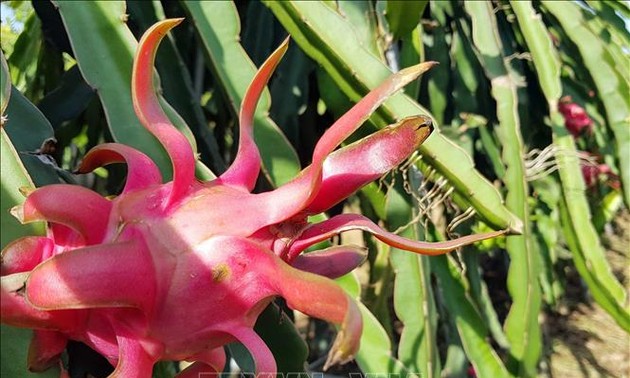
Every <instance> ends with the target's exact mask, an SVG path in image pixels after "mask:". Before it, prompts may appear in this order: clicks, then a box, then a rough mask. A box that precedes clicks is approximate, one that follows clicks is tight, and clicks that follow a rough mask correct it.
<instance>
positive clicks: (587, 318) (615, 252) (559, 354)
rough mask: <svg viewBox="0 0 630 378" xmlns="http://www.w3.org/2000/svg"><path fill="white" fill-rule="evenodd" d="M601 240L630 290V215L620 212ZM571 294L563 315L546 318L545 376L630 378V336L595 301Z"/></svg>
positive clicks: (618, 274) (558, 377) (561, 377)
mask: <svg viewBox="0 0 630 378" xmlns="http://www.w3.org/2000/svg"><path fill="white" fill-rule="evenodd" d="M602 239H603V241H604V244H605V246H606V248H607V252H606V253H607V256H606V257H607V258H608V261H609V263H610V265H611V267H612V269H613V272H614V273H615V275H616V276H617V278H618V279H620V281H621V282H623V284H624V286H625V287H626V291H630V290H628V289H630V264H629V261H630V212H628V211H627V210H626V211H623V212H622V213H620V214H619V216H618V217H617V218H616V220H615V222H614V223H613V225H612V229H611V230H610V232H607V235H605V236H604V237H603V238H602ZM581 292H584V291H583V290H581ZM568 294H569V298H570V302H569V303H568V304H567V305H566V306H565V308H564V310H563V311H561V312H562V314H561V315H557V316H549V317H548V318H547V326H546V336H547V337H548V338H549V339H548V340H550V343H549V348H550V349H551V350H549V351H548V353H550V354H549V358H548V360H547V366H546V368H547V369H546V370H547V371H546V372H545V373H544V374H542V376H546V377H553V378H564V377H570V378H573V377H576V378H578V377H589V378H590V377H615V378H628V377H630V335H628V333H626V332H624V331H623V330H622V329H621V328H620V327H619V326H618V325H617V324H616V323H615V321H614V320H613V319H612V318H611V317H610V316H609V315H608V314H607V313H606V312H605V311H604V310H602V309H601V308H599V307H598V306H596V305H595V304H594V303H593V301H592V300H587V301H586V302H585V301H584V300H583V298H579V294H577V293H576V295H571V293H568ZM576 296H577V297H578V298H576ZM572 297H573V298H572ZM587 303H588V304H587Z"/></svg>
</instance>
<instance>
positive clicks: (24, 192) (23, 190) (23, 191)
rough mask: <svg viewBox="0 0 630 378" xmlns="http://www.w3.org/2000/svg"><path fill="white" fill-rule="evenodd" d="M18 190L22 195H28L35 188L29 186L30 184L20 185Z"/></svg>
mask: <svg viewBox="0 0 630 378" xmlns="http://www.w3.org/2000/svg"><path fill="white" fill-rule="evenodd" d="M18 190H19V191H20V194H21V195H23V196H24V197H28V196H30V195H31V193H33V192H34V191H35V188H31V187H30V186H20V187H19V188H18Z"/></svg>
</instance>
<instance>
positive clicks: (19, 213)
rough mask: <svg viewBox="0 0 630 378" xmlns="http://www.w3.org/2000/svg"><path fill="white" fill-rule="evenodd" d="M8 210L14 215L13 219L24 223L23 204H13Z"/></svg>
mask: <svg viewBox="0 0 630 378" xmlns="http://www.w3.org/2000/svg"><path fill="white" fill-rule="evenodd" d="M9 212H10V213H11V215H13V216H14V217H15V219H17V220H18V221H20V223H24V206H22V205H17V206H13V207H12V208H11V210H9Z"/></svg>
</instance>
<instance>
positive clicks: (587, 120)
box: [558, 96, 593, 138]
mask: <svg viewBox="0 0 630 378" xmlns="http://www.w3.org/2000/svg"><path fill="white" fill-rule="evenodd" d="M558 110H559V111H560V113H562V115H563V116H564V119H565V121H564V125H565V127H566V128H567V130H569V132H570V133H571V135H573V137H574V138H577V137H579V136H580V135H581V134H582V133H583V132H584V130H586V131H588V132H589V133H591V132H592V131H593V120H592V119H591V117H589V116H588V114H587V113H586V110H584V108H583V107H581V106H580V105H578V104H576V103H574V102H573V101H572V100H571V97H569V96H565V97H563V98H561V99H560V103H559V104H558Z"/></svg>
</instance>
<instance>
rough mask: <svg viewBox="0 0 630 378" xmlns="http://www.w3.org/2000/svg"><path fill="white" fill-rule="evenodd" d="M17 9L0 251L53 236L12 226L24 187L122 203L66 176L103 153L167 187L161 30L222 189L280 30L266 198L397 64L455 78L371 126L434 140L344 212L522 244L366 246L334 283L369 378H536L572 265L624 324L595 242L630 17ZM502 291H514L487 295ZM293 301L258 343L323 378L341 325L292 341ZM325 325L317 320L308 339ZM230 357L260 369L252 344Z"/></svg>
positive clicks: (543, 8)
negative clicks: (135, 73)
mask: <svg viewBox="0 0 630 378" xmlns="http://www.w3.org/2000/svg"><path fill="white" fill-rule="evenodd" d="M2 7H3V18H2V27H1V33H2V34H1V36H2V38H1V40H2V51H3V55H2V59H1V61H2V75H1V82H0V105H1V110H2V116H3V118H2V124H3V126H2V129H1V134H2V135H0V142H1V145H2V146H1V154H2V167H1V168H2V177H1V178H2V197H1V206H0V211H1V213H0V221H1V225H2V226H1V227H2V240H1V244H2V246H5V245H6V244H7V243H9V242H11V241H12V240H15V239H17V238H18V237H20V236H23V235H29V234H41V233H43V232H44V229H43V225H41V224H31V225H28V226H22V225H20V224H19V223H18V222H17V221H16V220H15V219H14V218H13V217H12V216H11V215H10V213H9V209H10V208H12V207H13V206H15V205H17V204H19V203H21V202H22V201H23V199H24V196H23V194H21V193H20V189H21V188H24V187H27V188H29V187H31V188H32V187H39V186H43V185H48V184H52V183H58V182H69V183H74V184H78V185H84V186H87V187H90V188H93V189H95V190H97V191H99V192H101V193H103V194H105V195H115V194H117V193H118V191H119V190H120V188H121V186H122V184H123V183H124V170H121V168H120V167H117V166H115V165H114V166H108V167H106V168H104V169H100V170H98V171H97V172H96V173H95V174H89V175H81V176H78V175H74V174H73V173H72V172H73V171H74V168H75V167H76V164H77V162H78V161H80V159H81V157H82V156H83V155H84V154H85V152H86V150H87V149H89V148H90V147H92V146H94V145H96V144H99V143H103V142H110V141H117V142H121V143H124V144H128V145H131V146H133V147H136V148H138V149H140V150H142V151H143V152H145V153H146V154H148V155H149V156H150V157H151V158H152V159H153V160H154V161H156V162H157V164H158V165H159V167H160V169H161V170H162V171H163V173H164V174H165V176H169V175H170V172H171V166H170V162H169V160H168V158H167V156H166V154H165V153H164V150H163V148H162V147H161V146H160V144H159V143H158V142H157V140H156V139H155V138H154V137H153V136H151V135H150V134H149V133H148V132H147V131H146V130H145V129H144V128H143V127H142V126H141V124H140V123H139V121H138V120H137V118H136V116H135V113H134V110H133V106H132V103H131V93H130V80H131V67H132V59H133V53H134V51H135V48H136V45H137V39H138V38H139V36H140V35H141V34H142V33H143V32H144V31H145V30H146V29H147V28H148V27H150V26H151V25H152V24H153V23H154V22H155V21H157V20H160V19H164V18H166V17H169V18H170V17H185V18H186V20H185V22H184V23H183V24H182V25H181V26H180V27H178V28H177V29H175V30H174V31H173V32H172V33H171V34H170V35H169V38H167V39H165V42H164V44H163V47H161V49H160V51H159V53H158V57H157V73H156V77H155V80H156V82H159V83H160V87H161V89H162V91H161V95H162V97H163V99H162V100H163V106H164V107H165V109H166V110H167V113H168V115H169V117H170V118H171V120H172V121H173V123H174V124H175V125H176V126H177V127H178V128H179V129H180V130H181V131H182V132H184V134H185V135H186V136H187V137H188V138H189V140H190V142H191V144H192V145H193V146H194V147H195V148H196V149H197V151H198V153H199V156H200V161H199V163H198V167H197V174H198V176H199V177H209V176H212V175H214V174H220V173H221V172H223V171H224V170H225V169H226V167H227V166H228V165H229V162H230V161H231V160H232V159H233V158H234V156H235V151H236V141H237V140H238V135H237V132H236V130H237V128H236V126H237V117H238V112H239V107H240V103H241V101H242V98H243V95H244V92H245V89H246V87H247V85H248V84H249V82H250V80H251V79H252V77H253V75H254V73H255V66H256V65H259V64H260V63H261V62H262V61H263V60H264V59H265V57H266V56H267V55H269V54H270V53H271V51H273V49H275V47H276V46H277V45H279V43H280V42H281V41H282V40H283V39H284V38H285V37H286V36H287V34H288V35H289V37H290V39H291V46H290V48H289V50H288V52H287V54H286V56H285V58H284V61H283V63H282V64H280V65H279V67H278V70H277V73H276V74H275V76H274V77H273V78H272V81H271V82H270V84H269V90H268V91H265V93H264V94H263V97H262V100H261V103H260V104H259V106H258V108H257V111H256V116H255V123H256V128H255V138H256V141H257V143H258V145H259V146H260V149H261V154H262V158H263V165H264V167H263V175H261V177H260V178H259V182H258V185H257V190H259V191H262V190H267V189H269V188H271V187H273V186H276V185H279V184H282V183H285V182H287V181H289V180H291V179H292V178H293V177H294V176H295V174H296V173H297V172H298V171H299V169H300V165H302V166H305V165H307V164H308V163H309V159H310V155H311V152H312V148H313V146H314V145H315V142H316V141H317V139H318V138H319V137H320V136H321V134H322V133H323V131H324V130H325V128H326V127H328V126H329V125H330V124H331V123H332V122H333V121H334V119H335V118H336V117H338V116H339V115H340V114H343V112H344V111H345V110H347V109H348V108H349V107H350V106H351V105H352V104H353V103H355V102H356V101H358V100H359V99H360V98H361V97H362V96H364V95H365V94H366V93H368V91H369V90H370V89H371V88H374V87H375V86H376V85H378V84H379V83H380V82H381V81H382V80H383V79H384V78H386V77H387V76H388V75H390V74H391V72H392V71H396V70H398V69H400V68H403V67H405V66H408V65H412V64H416V63H418V62H420V61H423V60H427V61H428V60H433V61H437V62H438V63H440V64H439V65H438V66H436V67H434V68H433V69H432V70H431V71H430V72H428V73H427V74H425V75H424V77H423V78H422V79H421V80H420V81H418V82H417V83H413V84H411V85H410V86H408V87H407V88H405V91H404V93H399V94H397V95H395V96H393V97H392V98H391V99H390V100H388V101H387V102H386V103H385V104H384V105H383V106H382V107H381V108H379V109H378V110H377V111H376V112H375V113H374V115H373V116H372V117H371V118H370V119H369V120H368V121H367V122H366V125H365V126H364V128H365V129H369V130H370V131H373V130H374V129H376V128H381V127H384V126H385V125H387V124H391V123H393V122H395V121H397V120H399V119H401V118H403V117H406V116H409V115H416V114H426V115H429V116H431V117H432V119H433V120H434V122H435V124H436V126H437V129H438V130H436V132H435V133H434V135H432V136H431V137H430V138H429V139H428V140H427V142H426V143H425V144H423V145H422V147H421V148H420V150H419V151H418V156H417V157H414V158H413V159H411V160H410V161H409V162H408V163H407V164H406V165H405V166H404V167H402V168H401V169H400V170H398V171H396V172H393V173H391V174H389V175H387V176H386V177H384V178H383V179H382V180H381V181H380V182H378V183H374V184H370V185H368V186H366V187H365V188H363V189H362V190H361V191H360V192H359V193H358V194H357V195H356V196H354V197H353V198H352V199H351V200H350V201H348V202H347V203H346V204H345V206H346V207H345V210H348V211H349V210H352V211H361V212H363V213H364V214H365V215H367V216H370V217H372V218H373V219H374V220H377V221H380V222H381V223H382V224H383V225H385V226H386V227H387V228H388V229H390V230H392V231H394V230H396V231H397V232H398V233H400V234H401V235H404V236H406V237H411V238H426V239H427V240H432V241H440V240H443V239H445V238H446V237H451V236H453V235H457V234H469V233H473V232H480V231H483V230H487V229H488V228H492V229H510V230H511V231H513V232H514V233H520V235H512V236H508V237H506V238H505V239H501V240H496V241H488V242H484V243H481V244H479V245H478V246H476V247H474V248H467V249H466V250H464V251H461V252H458V253H452V254H450V255H448V256H440V257H426V256H416V255H412V254H409V253H406V252H401V251H398V250H395V249H393V248H383V247H381V246H380V245H378V243H377V242H375V241H374V240H372V239H370V238H367V237H366V238H365V239H364V240H363V242H364V244H366V245H367V246H369V247H370V255H369V258H368V262H366V264H365V265H364V266H363V267H362V268H361V269H360V272H359V273H360V274H355V273H353V274H350V275H347V276H345V277H343V278H341V279H339V280H337V282H338V284H339V285H341V286H342V287H343V288H344V289H345V290H346V291H348V292H349V293H350V294H351V295H352V296H354V297H356V298H358V299H361V300H363V303H362V304H361V305H360V309H361V312H362V315H363V320H364V328H363V334H362V341H361V343H362V346H361V349H360V351H359V352H358V354H357V356H356V362H357V365H358V369H360V370H361V371H362V372H364V373H374V374H385V373H396V374H411V373H416V374H419V375H420V376H422V377H439V376H448V377H461V376H465V375H466V371H467V370H468V369H469V367H472V368H474V370H475V371H476V374H477V376H480V377H504V376H505V377H508V376H515V377H516V376H518V377H531V376H535V375H536V374H537V372H538V369H539V362H540V360H541V359H542V358H544V355H543V353H545V351H546V349H547V348H545V345H543V344H544V342H545V341H546V340H543V339H542V337H541V333H540V328H541V324H540V321H541V319H542V318H543V317H541V316H540V315H541V313H543V312H554V311H556V310H557V309H558V308H559V306H561V304H562V303H564V302H565V301H566V298H565V297H564V295H565V293H566V291H567V290H566V285H567V283H566V282H565V280H564V274H565V271H566V270H567V269H569V270H574V271H577V273H578V274H579V275H580V277H581V279H582V280H583V281H584V283H585V284H586V286H587V288H588V290H589V293H590V294H591V296H592V298H593V300H594V301H595V302H596V303H597V304H598V305H599V306H601V307H602V308H603V309H604V310H605V311H606V312H608V313H609V314H610V315H611V317H612V318H613V319H614V320H615V321H616V322H617V323H618V324H619V326H620V327H621V328H622V329H624V330H626V331H630V313H629V308H628V305H627V302H628V300H627V292H626V290H625V289H624V287H623V286H622V285H621V283H619V281H618V280H617V279H616V278H615V275H614V272H613V271H612V270H611V267H610V266H609V264H608V261H607V259H606V253H605V250H604V248H603V244H602V240H601V234H602V230H603V229H604V228H605V224H606V223H607V222H609V221H610V220H611V219H612V218H613V217H614V214H615V213H616V212H617V211H618V210H619V209H620V208H621V207H623V206H624V205H625V206H626V207H627V206H628V204H630V194H629V193H630V189H629V188H630V177H629V175H630V160H629V159H630V150H629V148H630V97H629V96H628V90H629V88H630V74H629V72H630V70H629V65H630V63H629V62H630V58H629V51H630V47H629V44H630V33H629V32H628V29H627V28H626V27H625V24H624V18H625V19H627V18H628V16H629V15H630V9H628V6H627V4H626V3H624V2H599V1H585V2H579V3H578V2H556V1H542V2H531V1H527V0H519V1H501V2H465V3H462V2H455V1H436V0H435V1H434V0H432V1H417V2H409V1H384V0H379V1H358V0H357V1H337V2H333V1H268V0H262V1H260V2H258V1H252V2H245V1H234V2H233V1H224V2H197V1H178V2H159V1H152V2H149V1H127V2H125V1H106V2H105V1H103V2H81V3H75V2H72V1H54V2H48V1H39V2H33V3H32V4H31V3H30V2H26V1H11V2H3V3H2ZM493 7H494V8H493ZM9 8H10V9H12V12H11V14H12V15H13V17H12V18H10V19H8V18H7V17H6V15H5V9H9ZM5 56H6V59H5ZM566 96H570V98H568V97H566ZM560 102H565V103H566V102H571V103H576V104H578V105H579V106H581V107H582V108H584V109H585V111H586V113H587V115H588V117H589V118H590V119H591V120H592V127H591V129H590V130H587V131H585V132H582V133H581V134H579V135H572V134H571V133H570V132H569V131H568V130H567V128H566V127H565V123H566V120H565V119H564V118H563V115H562V114H561V112H560V110H561V109H559V107H558V105H559V103H560ZM365 133H366V131H362V130H359V131H358V132H357V135H355V136H353V137H354V138H358V137H360V136H362V135H365ZM53 137H54V139H53ZM53 146H54V148H52V147H53ZM583 152H588V153H589V154H590V155H588V156H586V155H584V154H583ZM598 164H606V165H607V166H608V167H609V168H610V170H611V173H610V174H600V175H599V176H596V177H595V178H594V181H587V182H585V180H584V178H583V176H582V170H583V169H584V167H592V166H595V165H598ZM22 190H23V189H22ZM340 210H341V206H340V207H339V208H338V209H336V210H334V211H340ZM208 211H212V209H208ZM327 215H332V213H331V214H327ZM565 249H568V250H570V252H571V253H570V254H565V253H562V252H563V251H564V250H565ZM490 267H493V268H490ZM497 267H499V268H497ZM491 269H495V270H494V271H492V270H491ZM497 269H498V271H497ZM490 276H493V277H503V278H501V279H496V278H495V279H494V281H492V282H490V280H491V277H490ZM497 281H498V282H497ZM501 298H503V299H501ZM278 305H279V306H276V305H273V306H270V307H269V308H268V309H267V310H266V311H265V312H264V313H263V315H262V316H261V317H260V319H259V322H258V323H257V325H256V331H257V332H258V333H259V334H260V335H261V337H263V339H265V341H266V343H267V344H268V345H269V346H270V348H271V349H272V351H273V353H274V355H275V356H276V359H277V360H278V367H279V371H281V372H284V373H288V372H304V371H307V372H310V371H318V369H320V368H321V366H322V363H318V360H321V357H322V356H323V355H325V354H326V352H327V349H328V348H329V347H330V343H331V340H332V338H331V337H330V333H331V332H315V333H313V332H306V335H305V334H302V335H300V334H298V332H297V331H296V330H295V328H294V327H293V326H292V325H291V320H292V318H293V316H292V314H291V313H290V312H288V313H285V311H289V310H288V309H286V308H285V307H283V305H282V304H281V303H279V304H278ZM218 311H220V309H218ZM318 327H319V328H318ZM321 328H322V326H321V324H319V323H316V322H314V321H313V320H310V321H309V329H317V330H320V331H321ZM302 330H303V329H302ZM331 331H332V330H331ZM28 337H29V332H24V331H19V330H15V329H11V328H7V327H2V365H1V366H2V367H1V369H2V370H1V372H2V375H3V376H4V375H5V374H6V375H7V376H24V374H25V373H24V371H25V370H24V368H23V366H24V364H25V359H26V353H27V345H28ZM304 338H306V343H307V344H308V345H309V346H310V347H311V351H310V355H309V354H308V353H307V350H306V348H305V345H304V341H303V339H304ZM228 351H229V354H230V355H231V356H232V357H233V358H234V360H235V361H236V362H237V363H238V364H239V366H240V367H241V369H243V370H244V371H250V370H251V368H252V366H251V361H250V357H249V355H248V354H247V352H246V351H244V349H243V348H242V347H240V346H239V345H238V344H232V345H230V346H229V347H228ZM64 361H65V359H64ZM176 366H177V365H176V364H175V363H171V362H164V363H162V364H161V365H158V366H156V369H155V372H154V375H155V376H156V377H157V376H159V377H169V376H172V375H173V374H174V373H176V371H177V368H176ZM305 366H306V367H307V369H305ZM340 371H342V372H343V370H340ZM51 374H58V372H57V371H55V372H52V373H51V371H49V372H47V373H46V375H51Z"/></svg>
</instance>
